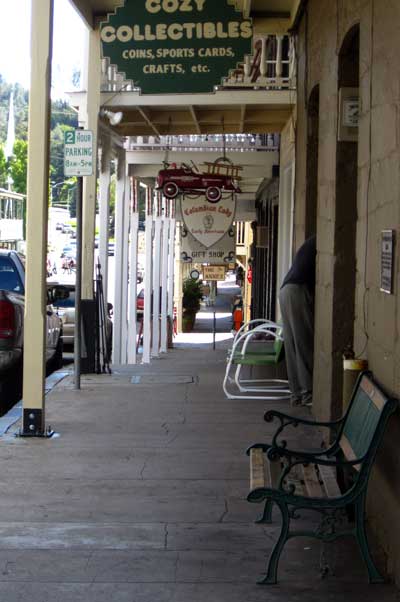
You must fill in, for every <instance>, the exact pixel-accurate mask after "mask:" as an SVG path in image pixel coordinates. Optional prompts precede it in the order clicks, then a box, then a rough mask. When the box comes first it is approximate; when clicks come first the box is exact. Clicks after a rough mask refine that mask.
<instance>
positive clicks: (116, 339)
mask: <svg viewBox="0 0 400 602" xmlns="http://www.w3.org/2000/svg"><path fill="white" fill-rule="evenodd" d="M117 161H118V163H117V185H116V198H115V256H114V257H115V273H114V276H115V294H114V328H113V363H114V364H121V355H122V349H121V342H122V341H121V335H122V322H123V320H124V316H123V313H122V311H123V310H122V288H123V284H122V283H123V268H124V265H123V253H124V249H123V246H124V222H125V181H126V177H125V170H126V164H125V151H124V150H123V149H118V154H117Z"/></svg>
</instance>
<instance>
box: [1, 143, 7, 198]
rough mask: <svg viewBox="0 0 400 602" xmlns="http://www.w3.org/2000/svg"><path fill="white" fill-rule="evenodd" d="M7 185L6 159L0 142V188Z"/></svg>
mask: <svg viewBox="0 0 400 602" xmlns="http://www.w3.org/2000/svg"><path fill="white" fill-rule="evenodd" d="M6 185H7V160H6V157H5V154H4V149H3V146H2V145H1V144H0V188H6Z"/></svg>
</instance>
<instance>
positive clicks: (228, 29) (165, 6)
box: [101, 0, 253, 94]
mask: <svg viewBox="0 0 400 602" xmlns="http://www.w3.org/2000/svg"><path fill="white" fill-rule="evenodd" d="M122 4H124V5H123V6H120V7H118V8H116V10H115V12H114V13H110V14H109V15H108V18H107V21H105V22H103V23H102V25H101V42H102V50H103V57H108V58H109V59H110V62H111V64H112V65H116V67H117V69H118V71H119V72H120V73H123V74H124V75H125V78H126V79H127V80H132V81H133V84H134V86H135V87H137V88H140V90H141V93H142V94H195V93H204V92H213V91H214V87H215V86H218V85H220V84H221V80H222V78H223V77H227V76H228V75H229V71H230V70H232V69H235V68H236V67H237V64H238V63H239V62H242V61H243V60H244V57H245V55H246V54H251V51H252V37H253V26H252V21H251V20H250V19H243V16H242V13H241V12H239V11H237V10H235V8H234V6H232V3H228V0H125V3H122Z"/></svg>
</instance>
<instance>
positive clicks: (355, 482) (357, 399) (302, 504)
mask: <svg viewBox="0 0 400 602" xmlns="http://www.w3.org/2000/svg"><path fill="white" fill-rule="evenodd" d="M397 407H398V402H397V400H396V399H394V398H390V397H388V396H386V395H385V393H383V391H382V390H381V389H380V387H379V386H378V384H377V383H376V382H375V381H374V380H373V378H372V376H371V374H370V373H366V372H364V373H362V374H361V375H360V377H359V378H358V381H357V383H356V386H355V388H354V391H353V394H352V398H351V401H350V404H349V407H348V409H347V411H346V413H345V414H344V416H343V417H342V418H341V419H340V420H337V421H335V422H315V421H311V420H306V419H302V418H297V417H294V416H290V415H287V414H283V413H282V412H278V411H275V410H271V411H268V412H266V414H265V416H264V419H265V420H266V421H267V422H273V421H274V420H277V421H278V423H279V426H278V428H277V430H276V432H275V434H274V436H273V438H272V442H271V443H270V444H266V443H256V444H254V445H252V446H251V447H250V448H249V449H248V450H247V453H248V455H249V456H250V492H249V494H248V496H247V500H248V501H249V502H252V503H260V502H261V503H264V510H263V514H262V517H261V518H260V519H259V521H258V522H261V523H270V522H271V520H272V508H273V505H276V506H277V507H278V508H279V510H280V513H281V518H282V526H281V532H280V535H279V538H278V541H277V542H276V544H275V546H274V548H273V550H272V553H271V556H270V559H269V563H268V567H267V573H266V576H265V578H264V579H262V581H260V583H263V584H273V583H276V582H277V572H278V563H279V558H280V555H281V553H282V550H283V548H284V545H285V543H286V541H288V540H289V539H291V538H293V537H299V536H302V537H314V538H317V539H318V540H320V541H322V542H325V543H330V542H333V541H334V540H336V539H337V538H339V537H344V536H354V537H355V538H356V540H357V542H358V545H359V548H360V552H361V555H362V557H363V559H364V561H365V564H366V567H367V570H368V576H369V581H370V583H381V582H382V581H383V577H382V576H381V574H380V573H379V571H378V569H377V568H376V566H375V564H374V562H373V559H372V557H371V553H370V550H369V546H368V540H367V535H366V530H365V521H366V516H365V502H366V495H367V487H368V480H369V476H370V473H371V468H372V465H373V462H374V459H375V456H376V452H377V450H378V447H379V445H380V443H381V441H382V438H383V435H384V431H385V427H386V424H387V421H388V419H389V417H390V416H391V414H393V413H394V412H395V411H396V409H397ZM299 425H303V427H305V428H310V429H319V428H320V427H326V428H328V429H330V430H331V431H332V435H333V438H332V439H331V440H333V443H332V444H331V445H330V446H329V447H328V448H326V449H319V450H317V451H303V450H300V449H299V450H293V449H288V446H287V442H286V441H285V440H283V439H282V434H283V433H284V435H285V436H286V433H287V430H288V427H297V426H299ZM349 469H352V470H351V472H352V479H351V482H350V483H348V485H347V487H345V488H342V489H343V491H341V490H340V489H339V487H338V484H337V480H336V477H337V475H338V474H339V475H340V473H341V472H343V471H348V470H349ZM300 510H312V511H315V512H316V513H317V516H319V517H320V520H319V525H318V526H317V527H316V528H315V529H312V530H311V529H310V530H296V529H292V526H291V524H292V522H293V521H295V520H296V519H297V518H299V517H300V513H299V511H300ZM349 510H350V511H351V514H352V515H353V518H352V520H350V521H349V520H348V514H349Z"/></svg>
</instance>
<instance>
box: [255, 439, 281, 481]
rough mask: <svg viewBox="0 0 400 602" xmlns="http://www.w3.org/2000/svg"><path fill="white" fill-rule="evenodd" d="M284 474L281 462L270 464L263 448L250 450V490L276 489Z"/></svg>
mask: <svg viewBox="0 0 400 602" xmlns="http://www.w3.org/2000/svg"><path fill="white" fill-rule="evenodd" d="M281 472H282V463H281V462H280V461H276V462H270V461H268V460H267V459H266V457H265V454H264V452H263V450H262V449H261V448H257V447H256V448H253V449H251V450H250V490H253V489H257V488H258V487H272V488H273V489H276V488H277V487H278V485H279V479H280V476H281Z"/></svg>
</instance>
